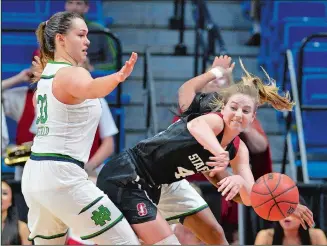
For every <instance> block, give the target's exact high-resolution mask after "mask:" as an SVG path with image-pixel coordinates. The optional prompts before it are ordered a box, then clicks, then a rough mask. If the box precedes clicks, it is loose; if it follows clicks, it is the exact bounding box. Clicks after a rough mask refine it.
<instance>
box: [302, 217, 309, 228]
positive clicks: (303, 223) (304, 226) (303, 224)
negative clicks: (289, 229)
mask: <svg viewBox="0 0 327 246" xmlns="http://www.w3.org/2000/svg"><path fill="white" fill-rule="evenodd" d="M300 222H301V225H302V227H303V229H304V230H307V229H308V228H307V226H306V224H305V222H304V220H303V219H302V218H300Z"/></svg>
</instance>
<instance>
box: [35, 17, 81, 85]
mask: <svg viewBox="0 0 327 246" xmlns="http://www.w3.org/2000/svg"><path fill="white" fill-rule="evenodd" d="M75 18H80V19H82V20H83V17H82V16H80V15H79V14H77V13H70V12H67V11H65V12H58V13H56V14H54V15H53V16H51V18H50V19H49V20H48V21H44V22H41V23H40V25H39V26H38V28H37V30H36V32H35V33H36V37H37V40H38V43H39V46H40V60H41V69H42V70H43V69H44V67H45V66H46V64H47V63H48V61H49V60H53V59H54V52H55V49H56V47H55V37H56V34H58V33H59V34H66V33H67V32H68V30H69V29H70V28H71V24H72V20H73V19H75ZM37 80H38V78H35V79H34V80H33V81H34V82H35V81H37Z"/></svg>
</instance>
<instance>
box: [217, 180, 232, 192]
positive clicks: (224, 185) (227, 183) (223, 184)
mask: <svg viewBox="0 0 327 246" xmlns="http://www.w3.org/2000/svg"><path fill="white" fill-rule="evenodd" d="M229 184H230V180H229V179H226V180H225V182H224V183H222V184H221V185H220V187H219V188H218V191H219V192H221V191H224V190H225V188H226V187H227V186H228V185H229ZM231 188H232V187H231ZM231 188H230V189H231Z"/></svg>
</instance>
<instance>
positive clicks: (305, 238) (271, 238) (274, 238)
mask: <svg viewBox="0 0 327 246" xmlns="http://www.w3.org/2000/svg"><path fill="white" fill-rule="evenodd" d="M300 204H302V205H305V206H307V205H306V202H305V201H304V199H303V198H302V197H300ZM254 244H255V245H327V239H326V235H325V233H324V232H323V231H322V230H320V229H314V228H309V229H308V230H304V229H303V227H302V226H301V222H300V221H299V220H298V219H295V218H293V217H287V218H285V219H283V220H281V221H279V222H276V224H275V227H274V228H271V229H267V230H261V231H259V233H258V234H257V237H256V239H255V243H254Z"/></svg>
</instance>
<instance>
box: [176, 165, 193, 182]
mask: <svg viewBox="0 0 327 246" xmlns="http://www.w3.org/2000/svg"><path fill="white" fill-rule="evenodd" d="M193 174H195V172H194V171H192V170H188V169H185V168H183V167H177V172H175V178H176V179H180V178H185V177H187V176H191V175H193Z"/></svg>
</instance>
